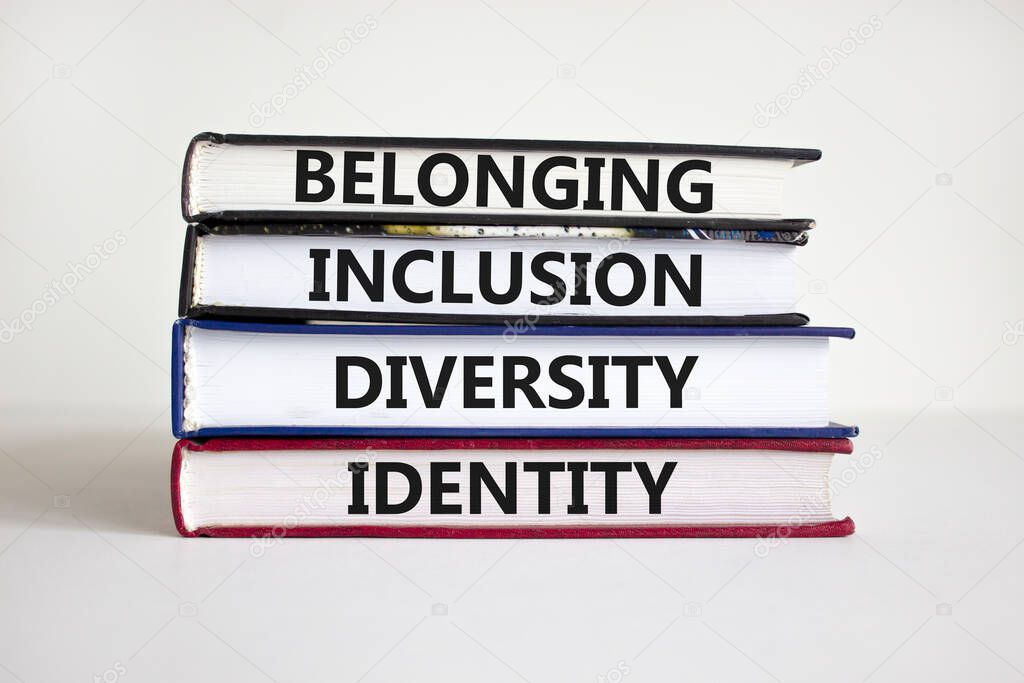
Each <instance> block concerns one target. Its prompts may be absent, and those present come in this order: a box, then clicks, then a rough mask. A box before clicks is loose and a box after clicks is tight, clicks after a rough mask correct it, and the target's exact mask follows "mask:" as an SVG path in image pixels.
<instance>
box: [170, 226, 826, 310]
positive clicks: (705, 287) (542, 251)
mask: <svg viewBox="0 0 1024 683" xmlns="http://www.w3.org/2000/svg"><path fill="white" fill-rule="evenodd" d="M238 225H242V226H246V227H248V229H245V230H240V229H238V228H237V227H236V226H238ZM802 238H804V233H803V232H796V231H793V232H769V231H746V230H737V231H718V230H681V229H662V228H638V229H632V230H627V229H621V228H601V227H592V228H573V229H570V228H564V227H562V228H546V227H530V226H368V225H362V226H360V225H349V226H343V225H332V226H322V225H321V226H317V225H305V226H303V225H261V226H248V225H247V224H234V225H232V224H227V225H224V224H221V225H214V226H210V227H208V226H203V225H194V226H190V228H189V230H188V233H187V236H186V244H185V254H184V260H183V268H182V282H181V297H180V303H179V315H181V316H188V317H193V318H201V317H222V318H250V319H255V318H260V319H267V320H273V319H285V320H289V319H291V320H343V321H364V322H365V321H371V322H428V323H429V322H440V323H451V322H458V323H499V324H504V323H509V324H515V321H516V320H517V319H526V320H531V321H534V322H535V323H536V324H539V325H548V324H581V323H582V324H586V323H594V324H603V325H607V324H614V325H650V324H662V323H663V324H688V325H701V324H703V325H740V324H743V325H802V324H805V323H806V322H807V318H806V316H803V315H801V314H800V313H797V312H796V311H794V310H793V309H794V302H795V301H796V299H797V295H796V286H795V282H796V264H795V262H794V255H795V251H796V250H797V248H798V246H799V245H800V244H802V243H803V241H804V239H802Z"/></svg>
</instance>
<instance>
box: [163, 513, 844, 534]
mask: <svg viewBox="0 0 1024 683" xmlns="http://www.w3.org/2000/svg"><path fill="white" fill-rule="evenodd" d="M854 528H855V527H854V523H853V520H852V519H850V518H849V517H846V518H844V519H839V520H834V521H831V522H822V523H820V524H800V525H792V526H789V525H742V526H738V525H732V526H526V527H508V526H505V527H500V526H493V527H487V526H470V527H461V526H460V527H456V526H391V525H388V526H384V525H379V526H374V525H365V526H311V527H290V528H289V527H285V526H280V527H206V528H200V529H193V530H190V531H187V530H186V531H183V530H182V529H181V528H179V529H178V531H179V532H180V533H181V534H182V535H183V536H215V537H219V538H283V537H286V536H290V537H296V538H318V537H319V538H328V537H353V536H357V537H380V538H452V539H464V538H825V537H839V536H849V535H850V534H852V533H853V532H854Z"/></svg>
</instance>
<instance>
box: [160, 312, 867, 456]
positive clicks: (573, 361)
mask: <svg viewBox="0 0 1024 683" xmlns="http://www.w3.org/2000/svg"><path fill="white" fill-rule="evenodd" d="M852 336H853V330H850V329H846V328H817V327H738V328H727V327H723V328H706V327H683V326H676V327H673V326H659V327H533V326H531V325H529V324H528V321H527V322H524V323H523V324H522V325H521V326H519V327H514V326H509V325H506V326H497V325H495V326H455V325H452V326H428V325H315V324H312V325H268V324H246V323H237V322H235V323H232V322H224V321H212V320H211V321H206V320H179V321H178V322H177V323H176V324H175V327H174V343H173V349H172V352H173V359H172V367H173V372H172V377H173V379H172V383H173V387H172V392H173V393H172V400H173V427H174V432H175V435H176V436H179V437H183V436H189V437H191V436H218V435H303V434H316V435H355V434H358V435H431V436H449V435H466V436H496V435H500V436H682V437H687V436H690V437H693V436H722V435H726V436H762V437H768V436H789V437H845V436H851V435H852V434H855V433H856V430H855V429H853V428H849V427H843V426H841V425H832V424H831V423H830V422H829V420H828V406H827V395H826V394H827V392H826V384H827V381H826V380H827V355H828V347H829V338H830V337H839V338H850V337H852Z"/></svg>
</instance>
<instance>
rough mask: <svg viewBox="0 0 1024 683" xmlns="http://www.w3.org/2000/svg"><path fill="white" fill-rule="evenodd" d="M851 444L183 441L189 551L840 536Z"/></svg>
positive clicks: (177, 495)
mask: <svg viewBox="0 0 1024 683" xmlns="http://www.w3.org/2000/svg"><path fill="white" fill-rule="evenodd" d="M851 450H852V447H851V444H850V442H849V441H848V440H846V439H596V440H594V439H575V440H574V439H483V438H469V439H457V440H448V439H324V440H294V439H266V440H246V439H214V440H210V441H207V442H205V443H199V442H194V441H180V442H179V443H178V445H177V446H176V447H175V451H174V458H173V464H172V472H171V499H172V505H173V509H174V519H175V524H176V526H177V528H178V531H179V532H180V533H181V534H182V535H184V536H258V537H259V536H262V537H266V538H269V539H276V538H280V537H283V536H395V537H438V538H481V537H491V538H493V537H535V538H552V537H571V538H593V537H640V538H644V537H646V538H656V537H751V536H778V537H805V536H845V535H848V534H850V533H852V532H853V529H854V525H853V521H852V520H850V518H849V517H847V518H843V519H836V518H835V517H834V515H833V512H832V506H831V496H830V489H829V485H828V475H829V467H830V465H831V463H832V459H833V454H836V453H850V452H851Z"/></svg>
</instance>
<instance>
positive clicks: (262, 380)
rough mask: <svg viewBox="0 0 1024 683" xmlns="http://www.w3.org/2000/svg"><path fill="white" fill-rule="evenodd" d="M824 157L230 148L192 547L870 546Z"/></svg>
mask: <svg viewBox="0 0 1024 683" xmlns="http://www.w3.org/2000/svg"><path fill="white" fill-rule="evenodd" d="M820 155H821V154H820V152H819V151H817V150H811V149H783V148H767V147H736V146H715V145H684V144H648V143H636V142H631V143H609V142H578V141H574V142H559V141H540V140H474V139H448V138H445V139H441V138H436V139H424V138H364V137H292V136H253V135H219V134H212V133H204V134H201V135H198V136H197V137H196V138H195V139H194V140H193V141H192V143H191V145H190V147H189V149H188V153H187V156H186V159H185V168H184V176H183V182H182V206H183V213H184V216H185V219H186V220H187V221H188V222H189V223H190V226H189V228H188V232H187V238H186V242H185V253H184V263H183V269H182V279H181V299H180V307H179V308H180V310H179V315H180V318H181V319H180V320H178V321H177V322H176V323H175V325H174V335H173V368H174V372H173V382H172V384H173V386H172V393H173V414H174V418H173V423H174V424H173V428H174V433H175V436H177V437H178V438H180V439H182V440H181V441H179V442H178V444H177V446H176V448H175V451H174V457H173V464H172V475H171V487H172V501H173V508H174V517H175V522H176V525H177V528H178V530H179V531H180V532H181V533H182V534H183V535H186V536H268V535H273V536H285V535H293V536H419V537H512V536H515V537H522V536H529V537H594V536H620V537H627V536H641V537H655V536H665V537H709V536H736V537H739V536H787V537H796V536H840V535H846V534H849V533H852V531H853V522H852V521H851V520H850V519H849V518H845V519H836V518H835V517H834V515H833V513H832V509H831V500H830V495H829V494H830V489H829V468H830V466H831V464H832V459H833V455H834V454H842V453H849V452H850V451H851V443H850V441H849V437H852V436H854V435H855V434H856V432H857V430H856V428H855V427H847V426H843V425H839V424H834V423H831V422H830V421H829V418H828V407H827V395H826V390H827V356H828V348H829V342H830V339H833V338H850V337H852V336H853V331H852V330H850V329H846V328H823V327H810V326H807V323H808V320H807V318H806V316H803V315H801V314H800V313H798V312H797V311H795V310H794V305H795V301H796V300H797V294H796V279H797V278H796V270H795V269H796V266H795V263H794V257H795V256H796V252H797V251H799V249H800V247H801V246H802V245H804V244H805V243H806V242H807V240H808V233H809V231H810V230H811V228H812V227H813V226H814V223H813V221H811V220H807V219H784V218H782V189H783V182H784V179H785V178H786V176H787V174H788V173H789V172H790V169H792V168H793V167H795V166H799V165H801V164H804V163H806V162H810V161H814V160H816V159H818V158H819V157H820Z"/></svg>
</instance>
